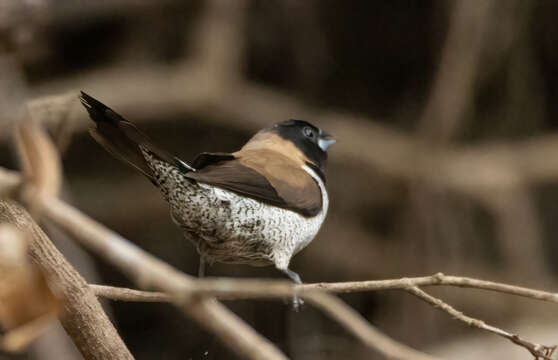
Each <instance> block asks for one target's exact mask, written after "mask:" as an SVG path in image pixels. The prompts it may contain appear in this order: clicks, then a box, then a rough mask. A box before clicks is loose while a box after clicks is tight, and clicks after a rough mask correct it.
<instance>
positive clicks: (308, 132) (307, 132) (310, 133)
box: [302, 127, 314, 138]
mask: <svg viewBox="0 0 558 360" xmlns="http://www.w3.org/2000/svg"><path fill="white" fill-rule="evenodd" d="M302 132H303V133H304V136H306V137H309V138H311V137H312V136H314V132H313V131H312V129H310V128H309V127H305V128H304V129H302Z"/></svg>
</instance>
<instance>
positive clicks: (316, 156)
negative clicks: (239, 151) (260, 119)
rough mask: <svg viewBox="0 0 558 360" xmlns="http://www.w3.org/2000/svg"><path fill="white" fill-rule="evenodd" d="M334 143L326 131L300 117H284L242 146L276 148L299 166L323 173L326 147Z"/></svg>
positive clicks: (247, 148)
mask: <svg viewBox="0 0 558 360" xmlns="http://www.w3.org/2000/svg"><path fill="white" fill-rule="evenodd" d="M334 143H335V139H334V138H333V136H331V135H330V134H328V133H326V132H325V131H322V130H321V129H320V128H318V127H316V126H314V125H312V124H310V123H309V122H307V121H304V120H292V119H291V120H286V121H282V122H279V123H276V124H275V125H273V126H271V127H269V128H265V129H263V130H261V131H260V132H258V133H257V134H256V135H255V136H254V137H253V138H252V139H251V140H250V141H249V142H248V143H247V144H246V145H245V146H244V148H243V149H245V150H249V149H266V150H273V151H277V152H279V153H281V154H283V155H285V156H287V157H289V158H291V159H294V160H296V161H299V162H300V163H301V165H309V166H311V167H313V168H315V169H318V170H319V171H320V172H321V173H322V174H323V173H324V172H325V168H326V163H327V150H328V148H329V147H330V146H331V145H333V144H334Z"/></svg>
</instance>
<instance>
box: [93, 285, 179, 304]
mask: <svg viewBox="0 0 558 360" xmlns="http://www.w3.org/2000/svg"><path fill="white" fill-rule="evenodd" d="M89 288H91V290H93V292H94V293H95V295H97V296H101V297H104V298H107V299H111V300H118V301H135V302H168V303H170V302H172V298H171V296H170V295H168V294H165V293H162V292H157V291H142V290H134V289H128V288H119V287H114V286H106V285H94V284H89Z"/></svg>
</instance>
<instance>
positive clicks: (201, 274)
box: [198, 255, 205, 278]
mask: <svg viewBox="0 0 558 360" xmlns="http://www.w3.org/2000/svg"><path fill="white" fill-rule="evenodd" d="M204 276H205V257H204V256H203V255H200V266H199V267H198V277H199V278H202V277H204Z"/></svg>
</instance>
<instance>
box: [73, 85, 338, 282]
mask: <svg viewBox="0 0 558 360" xmlns="http://www.w3.org/2000/svg"><path fill="white" fill-rule="evenodd" d="M80 100H81V102H82V104H83V105H84V106H85V108H86V109H87V111H88V112H89V116H90V117H91V119H92V120H93V121H94V122H95V127H93V128H91V129H90V132H91V135H92V136H93V138H94V139H95V140H96V141H97V142H98V143H99V144H100V145H101V146H103V147H104V148H105V150H107V151H108V152H110V153H111V154H112V155H114V156H115V157H117V158H118V159H120V160H122V161H124V162H126V163H128V164H129V165H131V166H132V167H134V168H135V169H136V170H138V171H139V172H141V173H142V174H143V175H145V176H146V177H147V178H149V180H151V182H152V183H153V184H154V185H155V186H157V187H158V188H159V189H160V190H161V192H162V193H163V196H164V198H165V199H166V200H167V201H168V203H169V205H170V214H171V217H172V219H173V221H174V222H175V223H176V224H177V225H178V226H180V228H181V229H182V230H183V231H184V235H185V237H186V238H187V239H189V240H191V241H192V242H193V243H194V244H195V246H196V248H197V251H198V252H199V254H200V275H203V272H204V264H205V263H206V262H207V263H209V264H212V263H214V262H220V263H231V264H248V265H252V266H265V265H275V267H276V268H277V269H279V270H280V271H282V272H283V273H285V274H286V275H288V276H289V277H290V278H291V279H292V280H293V281H294V282H296V283H301V280H300V277H299V276H298V274H297V273H295V272H293V271H291V270H290V269H289V262H290V260H291V258H292V257H293V256H294V255H295V254H296V253H298V252H299V251H300V250H302V249H303V248H304V247H305V246H306V245H308V244H309V243H310V242H311V241H312V239H314V237H315V236H316V234H317V233H318V230H319V229H320V226H321V225H322V223H323V221H324V218H325V216H326V213H327V209H328V204H329V200H328V194H327V191H326V188H325V167H326V162H327V149H328V148H329V146H330V145H332V144H333V143H334V142H335V140H334V139H333V137H332V136H331V135H329V134H327V133H325V132H323V131H322V130H320V129H319V128H317V127H315V126H313V125H312V124H310V123H308V122H306V121H302V120H287V121H283V122H279V123H277V124H275V125H273V126H271V127H268V128H265V129H263V130H261V131H259V132H258V133H256V135H254V136H253V137H252V138H251V139H250V140H249V141H248V142H247V143H246V144H245V145H244V146H243V147H242V148H241V149H240V150H239V151H237V152H234V153H208V152H203V153H201V154H199V155H198V156H197V157H196V158H195V159H194V160H193V161H192V162H191V163H190V164H188V163H186V162H184V161H182V160H180V159H179V158H177V157H175V156H173V155H171V154H169V153H168V152H166V151H165V150H163V149H161V148H160V147H159V146H157V145H155V144H154V143H153V142H152V141H151V140H150V139H149V138H148V137H147V136H146V135H144V134H143V133H142V132H140V131H139V130H138V128H137V127H136V126H135V125H134V124H132V123H131V122H129V121H127V120H125V119H124V118H122V117H121V116H120V115H118V114H117V113H116V112H114V111H113V110H111V109H110V108H109V107H107V106H105V105H104V104H102V103H101V102H99V101H98V100H96V99H94V98H92V97H91V96H89V95H87V94H85V93H84V92H82V93H81V96H80Z"/></svg>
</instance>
